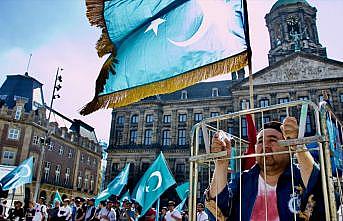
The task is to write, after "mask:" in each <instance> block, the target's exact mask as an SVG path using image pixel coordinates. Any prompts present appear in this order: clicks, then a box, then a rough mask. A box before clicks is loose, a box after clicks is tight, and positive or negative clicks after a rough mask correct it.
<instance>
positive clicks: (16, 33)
mask: <svg viewBox="0 0 343 221" xmlns="http://www.w3.org/2000/svg"><path fill="white" fill-rule="evenodd" d="M247 1H248V11H249V23H250V38H251V45H252V50H253V71H254V72H256V71H258V70H260V69H262V68H264V67H266V66H267V65H268V58H267V53H268V50H269V48H270V46H269V35H268V32H267V28H266V26H265V20H264V16H265V14H266V13H268V12H269V10H270V9H271V7H272V5H273V4H274V3H275V2H276V0H247ZM308 2H309V3H310V4H311V5H312V6H315V7H316V8H317V10H318V12H317V26H318V32H319V39H320V42H321V44H322V45H323V46H324V47H326V48H327V53H328V57H329V58H331V59H335V60H339V61H343V44H342V40H341V39H342V36H343V30H342V28H341V23H342V21H343V1H342V0H308ZM85 12H86V7H85V2H84V1H82V0H58V1H56V0H0V84H2V83H3V81H4V80H5V79H6V75H7V74H24V73H25V71H26V66H27V62H28V58H29V55H30V53H32V59H31V65H30V68H29V74H30V75H31V76H32V77H34V78H36V79H37V80H38V81H40V82H41V83H43V84H44V86H43V89H44V96H45V99H46V101H45V102H47V103H50V98H51V93H52V87H53V83H54V82H53V81H54V77H55V74H56V70H57V67H62V68H63V69H64V71H62V72H61V74H62V76H63V84H62V86H63V88H62V89H61V92H60V95H61V97H62V98H61V99H57V100H55V103H54V106H53V108H54V109H56V110H57V111H59V112H61V113H63V114H64V115H66V116H67V117H69V118H71V119H75V118H76V119H81V120H82V121H84V122H86V123H88V124H90V125H91V126H93V127H94V128H95V131H96V133H97V136H98V138H99V139H101V140H105V141H106V142H108V139H109V133H110V122H111V110H100V111H97V112H95V113H93V114H91V115H89V116H86V117H83V116H81V115H80V114H79V113H78V112H79V110H80V109H81V108H82V106H83V105H85V104H86V103H87V102H89V101H90V100H91V99H92V97H93V95H94V85H95V80H96V78H97V76H98V73H99V71H100V69H101V66H102V64H103V62H104V59H99V58H98V57H97V53H96V50H95V43H96V41H97V40H98V38H99V36H100V33H101V30H100V29H98V28H96V27H91V26H90V25H89V23H88V20H87V18H86V15H85V14H86V13H85ZM52 119H54V118H52ZM60 126H64V125H63V123H62V125H60Z"/></svg>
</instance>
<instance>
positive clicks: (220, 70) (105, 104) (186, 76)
mask: <svg viewBox="0 0 343 221" xmlns="http://www.w3.org/2000/svg"><path fill="white" fill-rule="evenodd" d="M112 62H115V60H114V57H113V55H111V56H110V57H109V58H108V59H107V61H106V62H105V64H104V66H103V67H102V69H101V72H100V75H99V77H98V79H97V81H96V90H95V91H96V95H95V97H94V98H93V100H92V101H91V102H90V103H88V104H87V105H86V106H84V107H83V108H82V110H81V111H80V114H82V115H87V114H90V113H92V112H94V111H96V110H98V109H100V108H115V107H121V106H125V105H128V104H131V103H134V102H137V101H139V100H141V99H143V98H146V97H149V96H153V95H156V94H166V93H171V92H174V91H177V90H180V89H183V88H185V87H188V86H190V85H193V84H195V83H197V82H199V81H202V80H206V79H208V78H211V77H215V76H217V75H221V74H228V73H229V72H233V71H237V70H239V69H241V68H243V67H244V66H246V65H247V64H248V53H247V51H244V52H241V53H240V54H238V55H235V56H232V57H229V58H226V59H223V60H221V61H218V62H216V63H213V64H209V65H206V66H203V67H200V68H197V69H195V70H191V71H189V72H186V73H183V74H181V75H178V76H175V77H172V78H169V79H165V80H162V81H158V82H153V83H150V84H146V85H142V86H138V87H135V88H130V89H127V90H123V91H118V92H114V93H111V94H106V95H101V96H97V95H98V94H99V93H101V92H102V91H103V88H104V85H105V84H106V79H107V78H108V73H109V70H110V68H111V69H112V73H114V66H113V65H112V64H113V63H112Z"/></svg>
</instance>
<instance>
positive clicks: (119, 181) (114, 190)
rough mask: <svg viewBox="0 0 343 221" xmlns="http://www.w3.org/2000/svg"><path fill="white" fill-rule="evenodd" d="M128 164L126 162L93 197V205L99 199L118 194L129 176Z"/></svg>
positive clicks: (96, 203) (97, 202) (98, 201)
mask: <svg viewBox="0 0 343 221" xmlns="http://www.w3.org/2000/svg"><path fill="white" fill-rule="evenodd" d="M129 169H130V164H129V163H128V164H126V166H125V167H124V169H123V170H122V171H121V172H120V173H119V174H118V175H117V176H116V177H115V178H114V179H113V180H112V181H111V182H110V183H109V184H108V185H107V188H106V189H105V190H103V191H102V192H101V193H99V195H98V196H97V197H96V198H95V205H98V204H99V203H100V202H101V201H103V200H106V199H108V198H109V197H110V196H111V195H115V196H119V195H120V193H121V191H122V190H123V188H124V186H125V185H126V184H127V180H128V178H129Z"/></svg>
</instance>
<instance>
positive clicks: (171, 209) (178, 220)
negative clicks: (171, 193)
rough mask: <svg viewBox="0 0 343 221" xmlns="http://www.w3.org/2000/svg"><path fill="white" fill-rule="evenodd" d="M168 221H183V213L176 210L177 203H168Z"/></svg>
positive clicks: (166, 217)
mask: <svg viewBox="0 0 343 221" xmlns="http://www.w3.org/2000/svg"><path fill="white" fill-rule="evenodd" d="M165 219H166V221H182V216H181V213H180V212H179V211H177V210H175V202H174V201H169V202H168V212H167V213H166V216H165Z"/></svg>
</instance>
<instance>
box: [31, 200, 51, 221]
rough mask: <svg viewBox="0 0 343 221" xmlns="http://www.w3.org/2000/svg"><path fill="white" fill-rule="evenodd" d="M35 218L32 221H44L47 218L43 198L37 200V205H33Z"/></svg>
mask: <svg viewBox="0 0 343 221" xmlns="http://www.w3.org/2000/svg"><path fill="white" fill-rule="evenodd" d="M34 208H35V210H36V212H35V216H34V217H33V221H44V220H46V219H47V218H48V212H47V209H46V205H45V198H44V197H40V198H39V199H38V203H36V205H35V207H34Z"/></svg>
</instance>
